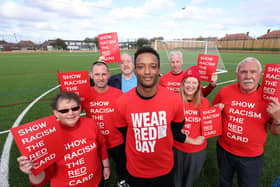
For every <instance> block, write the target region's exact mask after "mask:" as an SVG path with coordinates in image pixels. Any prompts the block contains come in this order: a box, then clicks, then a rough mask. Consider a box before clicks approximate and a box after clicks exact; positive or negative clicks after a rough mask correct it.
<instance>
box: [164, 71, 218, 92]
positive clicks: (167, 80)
mask: <svg viewBox="0 0 280 187" xmlns="http://www.w3.org/2000/svg"><path fill="white" fill-rule="evenodd" d="M184 73H185V72H184V71H182V72H181V73H179V74H176V75H175V74H172V73H171V72H168V73H166V74H164V75H162V76H161V78H160V80H159V85H161V86H162V87H165V88H167V89H168V90H170V91H173V92H176V93H179V90H180V87H181V84H182V81H183V76H184ZM214 88H215V87H213V86H212V85H211V84H209V85H208V86H207V87H205V88H204V87H202V86H201V92H202V94H203V95H204V96H205V97H206V96H208V95H209V94H210V93H211V92H212V90H213V89H214Z"/></svg>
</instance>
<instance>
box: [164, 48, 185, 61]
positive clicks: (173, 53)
mask: <svg viewBox="0 0 280 187" xmlns="http://www.w3.org/2000/svg"><path fill="white" fill-rule="evenodd" d="M173 55H179V57H180V59H181V60H182V61H183V54H182V52H181V51H171V52H170V53H169V57H168V60H169V62H170V59H171V56H173Z"/></svg>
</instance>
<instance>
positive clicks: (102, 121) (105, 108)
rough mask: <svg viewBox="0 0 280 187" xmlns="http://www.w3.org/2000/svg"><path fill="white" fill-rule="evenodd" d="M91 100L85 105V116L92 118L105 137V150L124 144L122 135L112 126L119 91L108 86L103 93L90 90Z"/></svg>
mask: <svg viewBox="0 0 280 187" xmlns="http://www.w3.org/2000/svg"><path fill="white" fill-rule="evenodd" d="M91 94H92V99H91V100H90V101H87V102H86V104H85V111H86V115H87V117H89V118H93V119H94V120H95V121H96V124H97V126H98V128H99V130H100V132H101V134H103V135H104V136H105V140H106V146H107V148H113V147H116V146H118V145H120V144H122V143H123V142H124V140H123V135H122V134H121V133H120V131H119V130H118V129H117V128H116V127H115V126H114V123H113V117H112V115H113V113H115V111H116V100H117V99H118V98H119V97H120V96H121V95H122V94H123V93H122V91H121V90H119V89H116V88H113V87H111V86H109V89H108V90H107V91H106V92H104V93H98V92H97V91H96V90H95V89H94V87H92V88H91Z"/></svg>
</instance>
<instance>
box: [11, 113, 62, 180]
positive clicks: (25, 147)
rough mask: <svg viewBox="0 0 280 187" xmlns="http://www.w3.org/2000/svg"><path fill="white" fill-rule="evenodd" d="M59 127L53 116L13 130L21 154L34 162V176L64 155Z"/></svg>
mask: <svg viewBox="0 0 280 187" xmlns="http://www.w3.org/2000/svg"><path fill="white" fill-rule="evenodd" d="M57 125H58V122H57V121H56V118H55V116H54V115H52V116H48V117H45V118H42V119H39V120H36V121H33V122H30V123H26V124H24V125H20V126H18V127H15V128H12V129H11V133H12V135H13V137H14V139H15V141H16V144H17V146H18V149H19V150H20V152H21V154H22V155H24V156H27V157H29V159H30V160H32V161H33V163H34V168H32V169H31V171H32V173H33V174H34V175H37V174H39V173H40V172H41V171H43V170H44V169H45V168H47V167H48V166H49V165H51V164H53V163H54V162H55V161H56V160H57V159H60V157H61V156H63V155H64V152H63V150H64V145H63V141H62V135H61V132H60V128H57V127H58V126H57Z"/></svg>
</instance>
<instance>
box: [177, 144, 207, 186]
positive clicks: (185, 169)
mask: <svg viewBox="0 0 280 187" xmlns="http://www.w3.org/2000/svg"><path fill="white" fill-rule="evenodd" d="M173 150H174V159H175V165H174V184H175V187H192V186H193V184H194V183H195V181H196V180H197V179H198V178H199V175H200V172H201V170H202V168H203V165H204V162H205V159H206V156H207V150H206V148H205V149H203V150H201V151H199V152H195V153H185V152H182V151H180V150H178V149H176V148H174V149H173Z"/></svg>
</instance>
